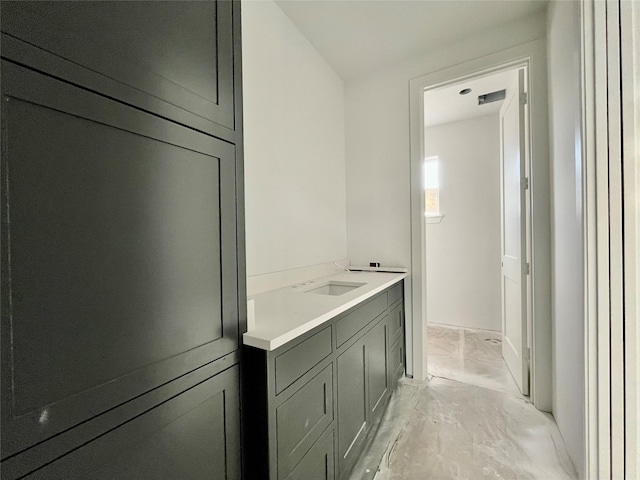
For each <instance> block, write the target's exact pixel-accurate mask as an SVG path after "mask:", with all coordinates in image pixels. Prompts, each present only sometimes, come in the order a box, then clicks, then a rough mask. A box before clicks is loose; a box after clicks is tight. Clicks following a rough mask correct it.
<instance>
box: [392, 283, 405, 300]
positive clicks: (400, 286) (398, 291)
mask: <svg viewBox="0 0 640 480" xmlns="http://www.w3.org/2000/svg"><path fill="white" fill-rule="evenodd" d="M403 290H404V282H400V283H397V284H395V285H394V286H393V287H391V288H390V289H389V305H393V304H394V303H395V302H397V301H398V300H400V299H401V298H402V293H403Z"/></svg>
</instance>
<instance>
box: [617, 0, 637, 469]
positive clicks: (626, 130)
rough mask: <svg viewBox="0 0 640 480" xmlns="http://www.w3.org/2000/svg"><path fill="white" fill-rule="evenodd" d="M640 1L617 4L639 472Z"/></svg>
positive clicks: (627, 314)
mask: <svg viewBox="0 0 640 480" xmlns="http://www.w3.org/2000/svg"><path fill="white" fill-rule="evenodd" d="M639 28H640V5H639V4H638V2H637V1H636V2H622V3H621V4H620V36H621V42H620V46H621V51H620V56H621V66H622V72H621V73H622V123H623V128H622V131H623V137H622V142H623V144H622V149H623V150H622V159H623V166H622V168H623V178H624V184H623V206H624V218H623V222H624V274H625V278H624V288H625V291H624V299H625V305H624V321H625V325H624V328H625V331H624V343H625V345H624V348H625V353H624V365H625V379H624V384H625V420H624V421H625V441H624V445H625V450H626V452H625V475H626V476H627V478H639V477H640V426H639V425H638V422H639V421H640V301H639V299H638V291H640V164H639V161H638V159H640V104H639V103H638V102H639V101H640V33H638V29H639Z"/></svg>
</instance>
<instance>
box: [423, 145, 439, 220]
mask: <svg viewBox="0 0 640 480" xmlns="http://www.w3.org/2000/svg"><path fill="white" fill-rule="evenodd" d="M439 169H440V159H439V158H438V157H427V158H425V159H424V207H425V208H424V214H425V216H427V217H429V216H435V215H440V172H439Z"/></svg>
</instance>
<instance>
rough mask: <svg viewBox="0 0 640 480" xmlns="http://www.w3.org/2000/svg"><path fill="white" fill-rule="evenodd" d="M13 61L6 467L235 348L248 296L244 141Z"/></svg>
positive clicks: (6, 254) (6, 161) (9, 86)
mask: <svg viewBox="0 0 640 480" xmlns="http://www.w3.org/2000/svg"><path fill="white" fill-rule="evenodd" d="M2 67H3V76H2V82H3V84H2V91H3V98H2V107H3V110H2V121H3V138H2V140H3V142H2V144H3V150H2V177H3V178H2V222H3V223H2V250H1V251H2V264H3V270H2V294H1V295H2V307H3V308H2V427H3V435H2V455H3V457H4V456H6V455H10V454H12V453H15V452H16V451H19V450H20V449H22V448H25V447H28V446H29V445H31V444H33V443H35V442H37V441H41V440H44V439H46V438H48V437H49V436H51V435H54V434H55V433H58V432H60V431H62V430H64V429H67V428H69V427H72V426H73V425H75V424H77V423H79V422H81V421H84V420H87V419H88V418H91V417H93V416H95V415H97V414H99V413H101V412H104V411H106V410H107V409H110V408H112V407H114V406H116V405H119V404H121V403H122V402H125V401H127V400H129V399H131V398H133V397H135V396H137V395H141V394H144V393H145V392H147V391H149V390H151V389H153V388H155V387H157V386H159V385H162V384H164V383H166V382H167V381H169V380H171V379H173V378H176V377H178V376H180V375H183V374H185V373H187V372H189V371H191V370H193V369H195V368H197V367H200V366H202V365H204V364H206V363H208V362H211V361H213V360H215V359H217V358H220V357H222V356H223V355H225V354H228V353H229V352H231V351H233V350H235V349H237V346H238V302H237V259H236V247H235V245H236V228H235V158H234V157H235V152H234V148H233V147H232V146H231V145H229V144H226V143H224V142H220V141H217V140H215V139H213V138H211V137H208V136H205V135H201V134H198V133H196V132H193V131H191V130H188V129H186V128H184V127H179V126H177V125H175V124H171V123H170V122H167V121H164V120H161V119H159V118H157V117H154V116H151V115H148V114H145V113H143V112H140V111H138V110H135V109H133V108H130V107H126V106H124V105H121V104H119V103H117V102H114V101H111V100H108V99H105V98H103V97H100V96H98V95H94V94H91V93H89V92H87V91H84V90H81V89H78V88H75V87H72V86H70V85H68V84H66V83H63V82H60V81H57V80H54V79H52V78H50V77H46V76H44V75H40V74H37V73H34V72H31V71H29V70H27V69H24V68H22V67H18V66H15V65H12V64H9V63H7V62H4V61H3V65H2ZM9 207H10V208H9Z"/></svg>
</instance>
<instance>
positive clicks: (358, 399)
mask: <svg viewBox="0 0 640 480" xmlns="http://www.w3.org/2000/svg"><path fill="white" fill-rule="evenodd" d="M366 358H367V351H366V346H365V342H364V340H363V339H361V340H359V341H357V342H356V343H354V344H353V345H352V346H350V347H349V348H347V349H346V350H345V351H344V352H343V353H342V354H341V355H340V356H339V357H338V360H337V364H338V472H339V476H340V478H342V477H343V474H344V473H345V472H346V471H347V470H348V469H349V468H350V466H351V465H352V464H353V462H354V461H355V458H356V457H357V456H358V454H359V453H360V448H359V447H360V444H361V443H362V440H363V439H364V436H365V433H366V429H367V425H368V423H367V420H368V415H367V404H366V388H367V372H366Z"/></svg>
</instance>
